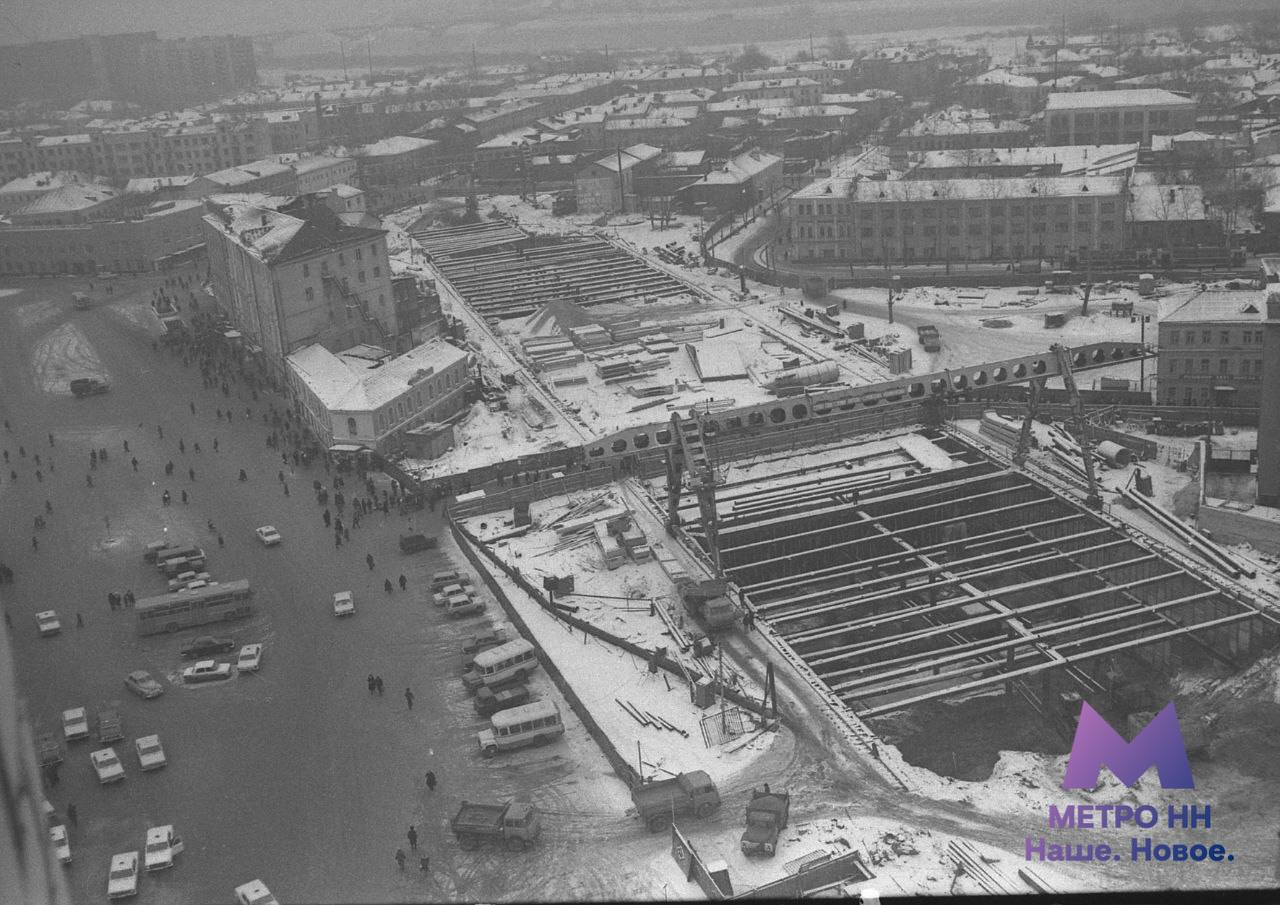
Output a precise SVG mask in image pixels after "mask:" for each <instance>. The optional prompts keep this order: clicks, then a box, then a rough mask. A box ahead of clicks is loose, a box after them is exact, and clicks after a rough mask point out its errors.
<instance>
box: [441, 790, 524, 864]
mask: <svg viewBox="0 0 1280 905" xmlns="http://www.w3.org/2000/svg"><path fill="white" fill-rule="evenodd" d="M449 826H450V827H451V828H452V829H453V835H454V836H456V837H457V838H458V844H459V845H460V846H462V848H463V849H464V850H466V851H472V850H474V849H477V848H479V847H480V843H482V842H484V840H486V839H492V840H494V841H495V842H499V843H501V844H503V845H505V846H506V847H507V848H508V849H509V850H511V851H513V852H522V851H524V850H525V849H526V848H527V847H528V846H529V845H531V844H532V843H533V842H535V841H537V839H538V836H539V835H541V833H542V818H541V816H540V815H539V814H538V809H537V808H535V807H534V806H533V805H531V804H525V803H523V802H519V801H509V802H507V803H506V804H474V803H472V802H469V801H464V802H463V803H462V807H460V808H459V809H458V813H457V814H455V815H454V817H453V819H452V820H451V821H449Z"/></svg>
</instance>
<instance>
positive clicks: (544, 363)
mask: <svg viewBox="0 0 1280 905" xmlns="http://www.w3.org/2000/svg"><path fill="white" fill-rule="evenodd" d="M520 347H521V348H522V349H523V350H524V354H525V357H526V358H528V359H529V360H530V361H531V362H533V366H534V367H535V368H537V369H538V370H539V371H558V370H561V369H563V368H571V367H573V366H574V365H576V364H581V363H582V362H583V361H585V360H586V356H585V355H583V354H582V353H581V352H579V351H578V350H577V349H575V348H574V347H573V343H571V342H569V341H568V340H567V339H564V338H563V337H560V336H547V337H530V338H526V339H522V340H520Z"/></svg>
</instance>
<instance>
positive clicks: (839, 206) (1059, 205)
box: [796, 199, 1116, 220]
mask: <svg viewBox="0 0 1280 905" xmlns="http://www.w3.org/2000/svg"><path fill="white" fill-rule="evenodd" d="M921 203H923V199H921ZM1095 205H1096V207H1097V212H1098V213H1100V214H1114V213H1115V212H1116V202H1115V201H1092V200H1090V201H1077V202H1076V215H1077V216H1081V217H1091V216H1093V213H1094V208H1095ZM963 211H964V215H965V216H966V217H968V218H969V219H970V220H981V219H985V218H986V217H987V216H988V215H989V216H990V217H991V218H992V219H997V220H998V219H1000V218H1002V217H1005V216H1009V217H1014V218H1018V217H1024V216H1027V215H1030V216H1032V217H1044V216H1048V215H1049V214H1052V215H1054V216H1057V217H1065V216H1067V215H1069V214H1070V213H1071V202H1069V201H1057V202H1053V203H1052V204H1051V203H1049V202H1044V201H1036V202H1023V203H1021V204H1019V203H1018V202H1016V201H1015V202H1013V203H1011V204H1010V205H1009V206H1008V207H1005V206H1003V205H1002V204H995V203H993V204H970V205H968V206H967V207H964V208H963ZM873 212H875V213H876V214H878V215H879V217H880V219H882V220H896V219H897V218H898V207H897V206H896V205H893V204H875V203H871V204H865V203H864V204H855V203H852V202H849V203H844V202H839V201H834V202H817V203H812V202H810V203H800V204H797V205H796V213H797V215H799V216H801V217H812V216H819V217H832V216H840V217H846V216H847V217H850V218H852V219H858V218H859V217H861V218H862V219H871V218H872V213H873ZM920 212H921V213H920V216H921V217H923V218H924V219H926V220H938V219H941V218H942V217H943V216H944V215H945V218H946V219H948V220H958V219H960V214H961V206H960V205H958V204H944V203H933V204H929V205H928V206H926V207H921V208H920ZM940 212H941V213H940ZM915 215H916V208H915V207H911V206H907V207H903V208H902V219H903V220H912V219H914V218H915Z"/></svg>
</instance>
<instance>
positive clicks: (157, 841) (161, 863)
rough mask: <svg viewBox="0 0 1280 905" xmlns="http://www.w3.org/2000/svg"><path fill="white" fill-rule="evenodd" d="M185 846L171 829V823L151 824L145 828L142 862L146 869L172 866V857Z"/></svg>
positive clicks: (161, 868) (179, 852)
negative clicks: (163, 824)
mask: <svg viewBox="0 0 1280 905" xmlns="http://www.w3.org/2000/svg"><path fill="white" fill-rule="evenodd" d="M185 848H186V846H185V845H184V844H183V842H182V837H181V836H179V835H178V834H177V833H175V832H174V831H173V827H172V826H171V825H168V826H153V827H151V828H150V829H148V830H147V844H146V848H145V849H143V853H142V859H143V863H144V864H145V866H146V868H147V870H148V871H152V870H164V869H165V868H166V867H173V859H174V858H175V857H176V856H178V855H180V854H181V853H182V851H183V849H185Z"/></svg>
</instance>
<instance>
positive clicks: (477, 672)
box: [462, 638, 538, 689]
mask: <svg viewBox="0 0 1280 905" xmlns="http://www.w3.org/2000/svg"><path fill="white" fill-rule="evenodd" d="M537 668H538V651H537V648H535V647H534V646H533V645H532V644H531V643H529V642H528V641H526V640H525V639H524V638H517V639H516V640H514V641H508V642H507V643H506V644H500V645H498V646H497V647H491V648H489V649H488V650H484V651H481V652H480V653H478V654H476V658H475V660H473V661H472V664H471V669H469V670H467V672H466V674H465V675H464V676H463V677H462V681H463V684H465V685H466V686H467V687H468V688H471V689H476V688H479V687H480V686H481V685H488V686H489V687H490V688H493V687H494V686H497V685H503V684H505V683H507V682H523V681H524V680H525V678H526V677H528V675H529V673H531V672H533V671H534V670H535V669H537Z"/></svg>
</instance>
